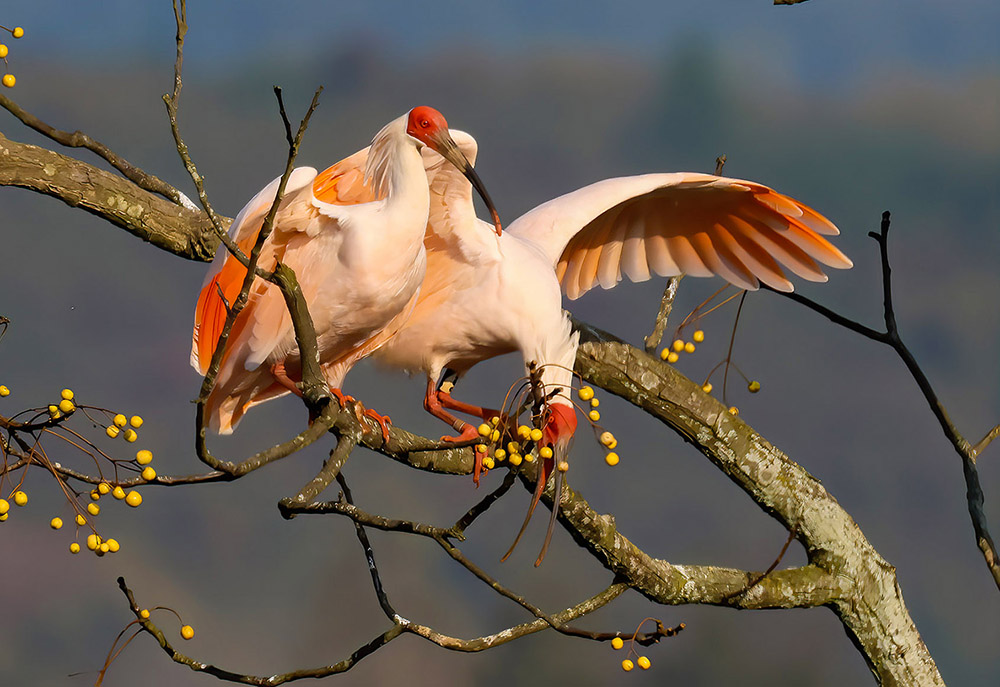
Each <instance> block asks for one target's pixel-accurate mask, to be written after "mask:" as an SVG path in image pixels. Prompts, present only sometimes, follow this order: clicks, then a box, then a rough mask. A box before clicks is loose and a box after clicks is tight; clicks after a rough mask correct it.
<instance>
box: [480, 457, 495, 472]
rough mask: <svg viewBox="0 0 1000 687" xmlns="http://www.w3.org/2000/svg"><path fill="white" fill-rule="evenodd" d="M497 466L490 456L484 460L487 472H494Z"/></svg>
mask: <svg viewBox="0 0 1000 687" xmlns="http://www.w3.org/2000/svg"><path fill="white" fill-rule="evenodd" d="M495 465H496V463H495V462H494V461H493V459H492V458H490V457H489V456H486V457H485V458H483V467H484V468H486V469H487V470H492V469H493V467H494V466H495Z"/></svg>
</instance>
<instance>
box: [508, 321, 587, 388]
mask: <svg viewBox="0 0 1000 687" xmlns="http://www.w3.org/2000/svg"><path fill="white" fill-rule="evenodd" d="M533 338H534V341H533V342H532V343H531V344H530V345H525V346H523V348H522V351H523V353H524V360H525V362H529V361H532V360H533V361H535V362H536V363H537V364H538V365H539V366H540V367H541V379H542V384H543V386H544V389H545V394H546V395H548V394H550V393H552V392H553V391H555V392H556V396H554V397H553V400H558V401H561V402H563V403H567V404H570V405H571V404H572V400H571V399H572V384H573V364H574V362H575V361H576V349H577V347H578V345H579V339H580V337H579V335H578V334H577V333H576V332H574V331H573V330H572V326H571V324H570V321H569V318H568V317H567V316H566V315H565V313H564V314H563V317H562V320H561V321H560V322H559V323H558V324H555V323H551V324H550V325H549V326H547V327H545V329H544V331H537V333H536V336H535V337H533Z"/></svg>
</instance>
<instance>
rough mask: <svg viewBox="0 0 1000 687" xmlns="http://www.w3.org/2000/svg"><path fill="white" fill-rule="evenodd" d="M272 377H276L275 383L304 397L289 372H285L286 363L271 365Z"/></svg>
mask: <svg viewBox="0 0 1000 687" xmlns="http://www.w3.org/2000/svg"><path fill="white" fill-rule="evenodd" d="M271 376H272V377H274V381H276V382H278V384H280V385H281V386H283V387H285V388H286V389H288V390H289V391H291V392H292V393H293V394H295V395H296V396H301V395H302V389H300V388H299V385H298V383H297V382H296V381H295V380H294V379H292V378H291V377H289V376H288V372H287V371H286V370H285V363H284V362H280V363H275V364H274V365H271Z"/></svg>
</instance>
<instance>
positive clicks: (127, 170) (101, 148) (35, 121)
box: [0, 93, 197, 210]
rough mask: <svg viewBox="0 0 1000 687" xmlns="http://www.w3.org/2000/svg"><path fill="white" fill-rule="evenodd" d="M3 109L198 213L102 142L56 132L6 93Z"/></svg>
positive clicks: (1, 97)
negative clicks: (102, 160)
mask: <svg viewBox="0 0 1000 687" xmlns="http://www.w3.org/2000/svg"><path fill="white" fill-rule="evenodd" d="M0 107H3V108H4V109H5V110H7V111H8V112H10V113H11V114H12V115H14V116H15V117H17V118H18V119H19V120H21V123H22V124H24V125H25V126H28V127H30V128H32V129H34V130H35V131H37V132H38V133H40V134H42V135H44V136H47V137H48V138H51V139H52V140H53V141H55V142H56V143H59V144H61V145H64V146H66V147H67V148H86V149H87V150H89V151H91V152H92V153H95V154H96V155H98V156H100V157H102V158H104V160H106V161H107V162H108V163H109V164H111V166H112V167H114V168H115V169H117V170H118V171H119V172H121V173H122V175H124V176H125V178H126V179H128V180H129V181H131V182H132V183H133V184H135V185H136V186H138V187H139V188H142V189H144V190H146V191H149V192H150V193H156V194H157V195H160V196H163V197H164V198H166V199H167V200H169V201H172V202H173V203H175V204H177V205H181V206H183V207H185V208H187V209H188V210H196V209H197V208H196V207H195V205H194V204H193V203H192V202H191V200H190V199H189V198H188V197H187V196H185V195H184V194H183V193H181V192H180V191H178V190H177V189H176V188H174V187H173V186H171V185H170V184H168V183H167V182H165V181H163V180H162V179H160V178H159V177H157V176H155V175H153V174H147V173H146V172H144V171H143V170H142V169H140V168H138V167H136V166H135V165H133V164H132V163H130V162H129V161H128V160H126V159H125V158H123V157H121V156H120V155H118V154H117V153H115V152H114V151H113V150H111V149H110V148H108V147H107V146H106V145H104V144H103V143H101V142H100V141H96V140H94V139H93V138H91V137H90V136H88V135H87V134H85V133H83V132H82V131H74V132H73V133H69V132H68V131H61V130H59V129H56V128H55V127H53V126H50V125H48V124H46V123H45V122H43V121H42V120H40V119H39V118H38V117H36V116H35V115H33V114H31V113H30V112H27V111H26V110H24V109H23V108H22V107H21V106H20V105H18V104H17V103H15V102H14V101H13V100H11V99H10V98H8V97H7V96H5V95H3V94H2V93H0Z"/></svg>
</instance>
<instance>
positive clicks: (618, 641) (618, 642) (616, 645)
mask: <svg viewBox="0 0 1000 687" xmlns="http://www.w3.org/2000/svg"><path fill="white" fill-rule="evenodd" d="M623 646H625V642H623V641H622V638H621V637H615V638H614V639H612V640H611V648H612V649H614V650H615V651H618V650H619V649H621V648H622V647H623Z"/></svg>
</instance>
